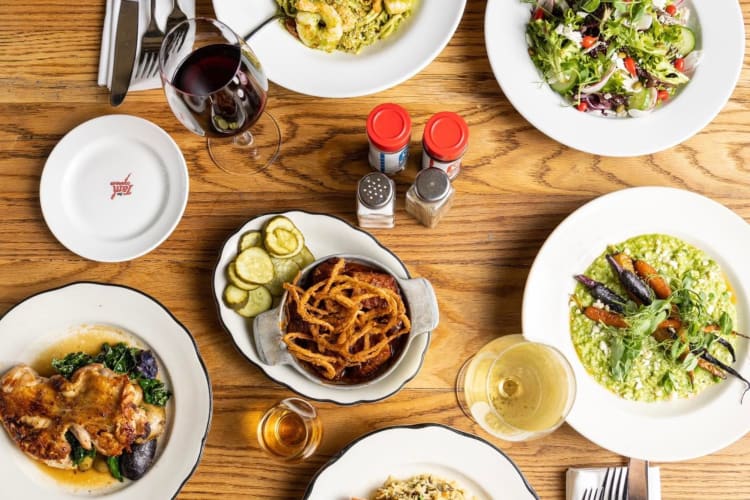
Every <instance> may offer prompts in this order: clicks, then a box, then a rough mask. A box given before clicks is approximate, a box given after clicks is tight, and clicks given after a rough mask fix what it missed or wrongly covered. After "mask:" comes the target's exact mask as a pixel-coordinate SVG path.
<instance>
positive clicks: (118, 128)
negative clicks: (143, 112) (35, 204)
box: [39, 115, 189, 262]
mask: <svg viewBox="0 0 750 500" xmlns="http://www.w3.org/2000/svg"><path fill="white" fill-rule="evenodd" d="M188 184H189V182H188V172H187V166H186V165H185V159H184V158H183V156H182V152H181V151H180V148H179V147H177V144H175V142H174V141H173V140H172V138H171V137H169V135H168V134H167V133H166V132H164V130H162V129H161V128H159V127H158V126H156V125H154V124H153V123H151V122H149V121H146V120H144V119H142V118H137V117H135V116H128V115H107V116H101V117H99V118H94V119H93V120H89V121H87V122H85V123H83V124H81V125H79V126H78V127H76V128H74V129H73V130H71V131H70V132H68V134H66V135H65V137H63V138H62V139H61V140H60V142H59V143H57V145H56V146H55V148H54V149H53V150H52V153H50V155H49V158H47V162H46V164H45V165H44V171H43V172H42V180H41V185H40V188H39V199H40V202H41V205H42V214H43V215H44V220H45V221H46V223H47V226H49V229H50V231H52V233H53V234H54V235H55V237H56V238H57V239H58V240H59V241H60V243H62V244H63V245H64V246H65V247H66V248H68V250H70V251H71V252H74V253H76V254H78V255H80V256H81V257H85V258H87V259H91V260H96V261H100V262H120V261H125V260H130V259H134V258H136V257H139V256H141V255H144V254H146V253H148V252H150V251H151V250H153V249H154V248H156V247H157V246H159V245H160V244H161V243H162V242H163V241H164V240H165V239H166V238H167V237H168V236H169V235H170V234H171V233H172V231H173V230H174V228H175V227H176V226H177V223H178V222H179V221H180V218H182V214H183V212H184V211H185V205H186V204H187V199H188Z"/></svg>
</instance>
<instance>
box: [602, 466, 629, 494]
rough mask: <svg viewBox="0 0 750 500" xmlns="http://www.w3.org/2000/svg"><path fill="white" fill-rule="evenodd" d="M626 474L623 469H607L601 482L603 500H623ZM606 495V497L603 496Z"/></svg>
mask: <svg viewBox="0 0 750 500" xmlns="http://www.w3.org/2000/svg"><path fill="white" fill-rule="evenodd" d="M627 477H628V473H627V469H625V468H624V467H607V471H606V473H605V474H604V481H602V494H601V498H602V499H603V500H625V496H626V493H627V484H628V479H627ZM605 494H606V496H605Z"/></svg>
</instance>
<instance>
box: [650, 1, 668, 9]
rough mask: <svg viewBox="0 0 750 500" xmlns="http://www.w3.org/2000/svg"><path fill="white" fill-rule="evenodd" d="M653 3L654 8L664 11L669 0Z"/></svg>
mask: <svg viewBox="0 0 750 500" xmlns="http://www.w3.org/2000/svg"><path fill="white" fill-rule="evenodd" d="M652 3H653V4H654V7H656V8H657V9H661V10H664V7H666V6H667V0H653V1H652Z"/></svg>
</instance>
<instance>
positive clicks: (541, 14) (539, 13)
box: [534, 8, 544, 21]
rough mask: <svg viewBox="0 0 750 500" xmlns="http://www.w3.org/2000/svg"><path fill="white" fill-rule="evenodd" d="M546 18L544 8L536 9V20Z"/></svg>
mask: <svg viewBox="0 0 750 500" xmlns="http://www.w3.org/2000/svg"><path fill="white" fill-rule="evenodd" d="M543 18H544V10H543V9H541V8H539V9H536V10H535V11H534V21H538V20H539V19H543Z"/></svg>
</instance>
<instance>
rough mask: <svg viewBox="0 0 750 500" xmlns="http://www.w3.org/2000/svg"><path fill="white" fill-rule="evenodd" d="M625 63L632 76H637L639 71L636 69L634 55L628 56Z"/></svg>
mask: <svg viewBox="0 0 750 500" xmlns="http://www.w3.org/2000/svg"><path fill="white" fill-rule="evenodd" d="M623 63H624V64H625V69H626V70H628V73H630V75H631V76H633V77H635V76H636V75H638V72H637V71H636V69H635V61H634V60H633V58H632V57H626V58H625V60H624V61H623Z"/></svg>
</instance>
